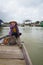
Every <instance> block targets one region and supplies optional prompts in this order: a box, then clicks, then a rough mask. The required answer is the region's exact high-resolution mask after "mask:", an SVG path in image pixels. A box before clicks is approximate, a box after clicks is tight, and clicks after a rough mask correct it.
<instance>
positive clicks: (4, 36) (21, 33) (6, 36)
mask: <svg viewBox="0 0 43 65" xmlns="http://www.w3.org/2000/svg"><path fill="white" fill-rule="evenodd" d="M21 34H22V33H19V36H20V35H21ZM9 36H10V35H6V36H3V37H1V38H0V40H1V39H3V38H6V37H9Z"/></svg>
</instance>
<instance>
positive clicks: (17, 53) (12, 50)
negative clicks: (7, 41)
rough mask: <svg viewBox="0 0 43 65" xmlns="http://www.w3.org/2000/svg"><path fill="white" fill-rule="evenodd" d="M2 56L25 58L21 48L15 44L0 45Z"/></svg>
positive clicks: (0, 55) (0, 54)
mask: <svg viewBox="0 0 43 65" xmlns="http://www.w3.org/2000/svg"><path fill="white" fill-rule="evenodd" d="M0 58H18V59H24V57H23V53H22V51H21V49H20V48H19V47H18V46H17V45H15V46H0Z"/></svg>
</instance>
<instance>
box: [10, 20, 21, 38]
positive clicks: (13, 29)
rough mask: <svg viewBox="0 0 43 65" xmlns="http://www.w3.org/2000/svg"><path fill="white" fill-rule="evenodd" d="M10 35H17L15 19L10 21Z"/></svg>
mask: <svg viewBox="0 0 43 65" xmlns="http://www.w3.org/2000/svg"><path fill="white" fill-rule="evenodd" d="M9 34H10V35H11V36H15V37H16V38H17V37H19V34H20V33H19V29H18V25H17V22H16V21H10V32H9Z"/></svg>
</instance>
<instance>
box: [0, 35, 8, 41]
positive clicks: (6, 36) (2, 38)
mask: <svg viewBox="0 0 43 65" xmlns="http://www.w3.org/2000/svg"><path fill="white" fill-rule="evenodd" d="M6 37H9V35H6V36H3V37H1V38H0V40H1V39H3V38H6Z"/></svg>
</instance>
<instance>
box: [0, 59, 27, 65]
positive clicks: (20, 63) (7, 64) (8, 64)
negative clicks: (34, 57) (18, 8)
mask: <svg viewBox="0 0 43 65" xmlns="http://www.w3.org/2000/svg"><path fill="white" fill-rule="evenodd" d="M0 65H26V63H25V60H18V59H0Z"/></svg>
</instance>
